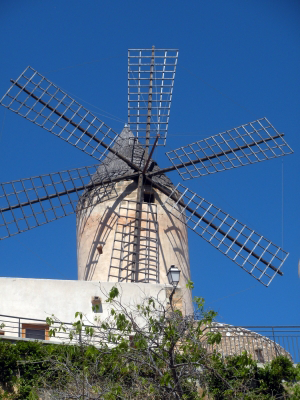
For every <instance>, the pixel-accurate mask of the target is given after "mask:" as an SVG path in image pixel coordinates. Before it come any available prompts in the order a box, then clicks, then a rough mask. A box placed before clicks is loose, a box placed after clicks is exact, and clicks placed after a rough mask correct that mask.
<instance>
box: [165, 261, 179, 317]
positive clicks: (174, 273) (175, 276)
mask: <svg viewBox="0 0 300 400" xmlns="http://www.w3.org/2000/svg"><path fill="white" fill-rule="evenodd" d="M167 277H168V280H169V284H170V285H172V286H173V290H172V292H171V294H170V297H169V301H170V305H171V309H172V311H174V310H173V304H172V299H173V295H174V293H175V290H176V287H177V285H178V283H179V279H180V269H178V268H177V267H176V266H175V265H171V267H170V269H169V271H168V272H167Z"/></svg>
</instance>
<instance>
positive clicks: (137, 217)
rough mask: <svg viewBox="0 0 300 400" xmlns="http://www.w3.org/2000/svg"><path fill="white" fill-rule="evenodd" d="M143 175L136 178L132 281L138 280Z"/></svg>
mask: <svg viewBox="0 0 300 400" xmlns="http://www.w3.org/2000/svg"><path fill="white" fill-rule="evenodd" d="M143 181H144V176H143V174H142V173H141V174H140V175H139V179H138V185H137V196H136V201H137V203H136V211H135V222H134V239H133V255H132V261H133V271H132V272H133V273H134V281H135V282H138V281H139V258H140V257H139V253H140V234H141V215H142V193H143Z"/></svg>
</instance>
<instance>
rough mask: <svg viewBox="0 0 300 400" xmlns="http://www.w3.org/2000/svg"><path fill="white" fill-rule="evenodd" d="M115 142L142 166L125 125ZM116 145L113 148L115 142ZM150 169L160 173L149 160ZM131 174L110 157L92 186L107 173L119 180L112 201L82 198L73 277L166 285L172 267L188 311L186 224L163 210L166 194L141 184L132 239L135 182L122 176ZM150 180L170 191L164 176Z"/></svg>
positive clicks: (138, 150) (139, 150)
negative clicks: (176, 271) (137, 221)
mask: <svg viewBox="0 0 300 400" xmlns="http://www.w3.org/2000/svg"><path fill="white" fill-rule="evenodd" d="M120 138H121V139H122V148H121V150H120V153H121V154H122V155H123V156H124V157H126V158H127V159H130V160H131V161H132V162H133V163H134V164H135V165H139V166H140V167H141V168H144V153H145V148H144V147H143V146H142V145H141V144H140V143H139V142H138V141H136V140H135V136H134V135H133V133H132V132H131V131H130V128H129V127H128V126H125V128H124V129H123V131H122V133H121V134H120ZM115 147H116V148H117V147H118V139H117V142H116V146H115ZM151 170H152V171H159V170H160V169H159V167H158V165H157V164H156V162H155V161H153V160H151ZM133 172H134V171H133V170H132V168H130V167H129V166H128V164H126V162H124V161H122V160H121V159H120V158H119V157H118V156H117V155H114V154H110V155H109V156H108V157H107V159H106V160H105V161H104V163H103V164H101V165H100V166H99V167H98V169H97V173H96V174H95V176H94V183H96V182H97V181H98V182H100V183H101V181H103V179H104V178H105V177H106V176H107V174H109V175H110V176H114V177H115V178H117V177H118V178H123V179H122V180H120V181H119V182H117V183H116V185H115V190H116V192H117V194H116V195H115V196H112V198H110V197H109V196H107V197H106V198H105V196H104V198H102V201H101V202H97V201H95V204H90V202H89V203H88V204H89V207H84V206H83V207H82V205H84V202H85V198H86V196H87V198H88V199H90V197H91V193H88V192H87V193H85V194H84V195H83V196H82V199H81V201H80V202H79V207H78V211H77V251H78V279H79V280H94V281H100V282H106V281H109V282H122V283H123V284H125V283H126V282H142V283H149V284H165V285H168V284H169V282H168V279H167V272H168V270H169V268H170V266H171V265H176V266H177V267H178V268H179V269H180V271H181V279H180V283H179V287H181V288H182V289H181V290H180V289H179V290H178V291H180V295H181V296H182V300H183V303H184V309H185V311H186V312H192V310H193V308H192V299H191V293H190V291H188V290H185V289H184V288H185V284H186V283H187V281H188V280H189V279H190V266H189V251H188V237H187V230H186V225H185V223H184V221H183V220H182V218H181V219H177V218H175V217H174V215H172V214H171V213H170V212H168V210H167V209H166V208H165V207H163V204H164V203H165V201H166V199H167V196H166V195H165V194H163V193H162V192H160V191H159V190H157V189H156V188H155V187H153V185H151V184H144V185H143V187H142V193H141V203H142V204H141V212H140V226H139V227H138V231H139V237H138V240H137V241H135V229H136V205H137V196H138V191H139V188H138V178H136V179H132V178H131V177H127V176H128V175H129V176H130V175H132V173H133ZM154 182H155V183H157V184H159V185H162V186H163V187H165V188H167V189H168V190H174V189H175V187H174V185H173V184H172V182H171V181H170V179H169V178H168V177H167V176H166V175H164V174H161V175H157V176H155V177H154ZM100 187H101V186H100ZM97 190H99V187H98V188H96V189H94V188H93V189H92V192H93V191H96V195H97ZM106 190H107V188H106ZM92 196H93V195H92ZM92 203H93V202H92Z"/></svg>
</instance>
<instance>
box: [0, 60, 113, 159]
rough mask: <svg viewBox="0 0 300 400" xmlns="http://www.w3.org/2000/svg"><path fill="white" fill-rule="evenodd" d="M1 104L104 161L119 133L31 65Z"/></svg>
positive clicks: (15, 82) (14, 82) (13, 84)
mask: <svg viewBox="0 0 300 400" xmlns="http://www.w3.org/2000/svg"><path fill="white" fill-rule="evenodd" d="M0 104H1V105H3V106H4V107H7V108H8V109H10V110H11V111H13V112H15V113H17V114H19V115H21V116H22V117H24V118H26V119H28V120H29V121H31V122H33V123H34V124H36V125H38V126H41V127H42V128H44V129H45V130H47V131H49V132H51V133H53V134H54V135H56V136H58V137H59V138H60V139H62V140H64V141H66V142H68V143H70V144H72V145H73V146H75V147H77V148H78V149H80V150H82V151H83V152H84V153H87V154H88V155H90V156H92V157H94V158H95V159H96V160H101V159H102V157H103V156H104V155H105V154H106V153H107V150H110V149H111V147H112V145H113V144H114V142H115V140H116V138H117V137H118V134H117V133H116V132H114V131H113V130H112V129H111V128H110V127H109V126H107V125H106V124H104V122H102V121H101V120H100V119H98V118H97V117H96V116H95V115H93V114H92V113H91V112H90V111H88V110H87V109H86V108H84V107H83V106H82V105H81V104H79V103H78V102H77V101H76V100H74V99H73V98H72V97H70V96H69V95H68V94H67V93H65V92H64V91H63V90H61V89H60V88H59V87H57V86H56V85H54V84H53V83H52V82H50V81H49V80H48V79H46V78H45V77H43V76H42V75H41V74H39V73H38V72H37V71H35V70H34V69H33V68H31V67H27V68H26V69H25V71H24V72H23V73H22V74H21V75H20V76H19V78H18V79H17V80H16V81H12V86H11V87H10V88H9V90H8V91H7V93H6V94H5V95H4V96H3V98H2V99H1V100H0Z"/></svg>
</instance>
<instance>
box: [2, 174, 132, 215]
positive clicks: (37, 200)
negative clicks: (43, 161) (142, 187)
mask: <svg viewBox="0 0 300 400" xmlns="http://www.w3.org/2000/svg"><path fill="white" fill-rule="evenodd" d="M138 176H139V174H138V173H137V172H136V173H133V174H127V175H123V176H118V177H116V178H112V179H106V180H104V181H102V182H99V183H89V184H87V185H84V186H79V187H77V188H74V189H69V190H65V191H63V192H58V193H54V194H51V195H48V196H44V197H39V198H38V199H36V200H31V201H26V202H24V203H19V204H15V205H14V206H10V207H6V208H1V209H0V212H5V211H10V210H14V209H16V208H19V207H25V206H29V205H30V204H36V203H39V202H40V201H44V200H50V199H54V198H55V197H59V196H63V195H65V194H71V193H75V192H77V191H80V190H86V189H89V188H96V187H98V186H101V185H104V184H105V185H106V184H109V183H114V182H119V181H123V180H124V179H135V178H137V177H138ZM8 183H9V182H8Z"/></svg>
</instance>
